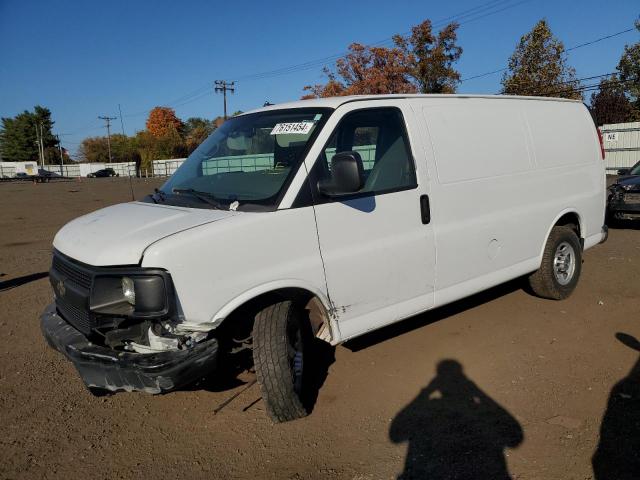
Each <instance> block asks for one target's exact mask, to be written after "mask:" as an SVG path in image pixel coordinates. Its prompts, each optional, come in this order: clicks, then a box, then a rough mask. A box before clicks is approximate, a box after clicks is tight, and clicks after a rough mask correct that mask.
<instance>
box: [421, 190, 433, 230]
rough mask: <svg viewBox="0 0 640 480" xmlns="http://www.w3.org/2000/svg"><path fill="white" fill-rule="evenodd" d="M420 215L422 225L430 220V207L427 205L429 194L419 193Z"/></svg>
mask: <svg viewBox="0 0 640 480" xmlns="http://www.w3.org/2000/svg"><path fill="white" fill-rule="evenodd" d="M420 217H421V218H422V223H423V225H428V224H429V222H431V208H430V206H429V195H420Z"/></svg>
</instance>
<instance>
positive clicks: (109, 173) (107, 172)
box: [87, 168, 120, 178]
mask: <svg viewBox="0 0 640 480" xmlns="http://www.w3.org/2000/svg"><path fill="white" fill-rule="evenodd" d="M119 176H120V175H119V174H117V173H116V171H115V170H114V169H113V168H103V169H102V170H97V171H95V172H91V173H90V174H89V175H87V178H103V177H119Z"/></svg>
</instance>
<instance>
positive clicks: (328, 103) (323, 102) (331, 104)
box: [244, 93, 582, 113]
mask: <svg viewBox="0 0 640 480" xmlns="http://www.w3.org/2000/svg"><path fill="white" fill-rule="evenodd" d="M400 98H486V99H492V100H535V101H542V102H578V103H582V102H581V101H580V100H570V99H567V98H555V97H526V96H519V95H467V94H455V95H451V94H446V95H445V94H419V93H417V94H403V93H400V94H388V95H348V96H344V97H327V98H311V99H308V100H297V101H295V102H286V103H278V104H275V105H269V106H267V107H262V108H256V109H255V110H251V111H249V112H244V113H255V112H262V111H268V110H280V109H283V108H303V107H308V108H321V107H325V108H327V107H328V108H338V107H339V106H340V105H344V104H345V103H351V102H361V101H364V100H388V99H400Z"/></svg>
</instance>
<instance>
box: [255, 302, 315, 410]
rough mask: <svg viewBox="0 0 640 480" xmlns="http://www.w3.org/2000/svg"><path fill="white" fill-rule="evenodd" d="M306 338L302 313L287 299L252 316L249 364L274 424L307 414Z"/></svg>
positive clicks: (308, 334) (307, 326)
mask: <svg viewBox="0 0 640 480" xmlns="http://www.w3.org/2000/svg"><path fill="white" fill-rule="evenodd" d="M310 337H311V332H310V327H309V325H308V323H307V322H306V321H305V320H304V316H303V315H302V312H301V311H300V309H298V308H296V306H295V304H294V303H293V302H291V301H289V300H287V301H282V302H278V303H274V304H273V305H270V306H268V307H266V308H265V309H263V310H262V311H260V312H259V313H258V315H256V319H255V323H254V326H253V361H254V365H255V369H256V376H257V378H258V383H259V384H260V388H261V390H262V398H263V400H264V403H265V405H266V408H267V413H268V414H269V416H270V417H271V419H272V420H274V421H275V422H286V421H289V420H295V419H296V418H301V417H304V416H306V415H307V413H308V412H307V409H306V408H305V405H304V398H305V395H304V392H305V390H306V387H305V383H306V378H305V375H304V371H305V370H304V365H305V353H306V351H307V350H308V347H309V346H310Z"/></svg>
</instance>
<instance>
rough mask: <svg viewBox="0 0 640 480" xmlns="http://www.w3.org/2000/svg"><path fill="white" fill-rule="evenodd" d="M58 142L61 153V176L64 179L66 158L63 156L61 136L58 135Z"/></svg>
mask: <svg viewBox="0 0 640 480" xmlns="http://www.w3.org/2000/svg"><path fill="white" fill-rule="evenodd" d="M56 139H57V140H58V150H59V151H60V175H61V176H63V177H64V173H63V171H64V156H63V155H62V145H61V144H60V136H59V135H56Z"/></svg>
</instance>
